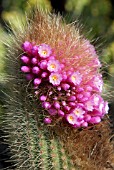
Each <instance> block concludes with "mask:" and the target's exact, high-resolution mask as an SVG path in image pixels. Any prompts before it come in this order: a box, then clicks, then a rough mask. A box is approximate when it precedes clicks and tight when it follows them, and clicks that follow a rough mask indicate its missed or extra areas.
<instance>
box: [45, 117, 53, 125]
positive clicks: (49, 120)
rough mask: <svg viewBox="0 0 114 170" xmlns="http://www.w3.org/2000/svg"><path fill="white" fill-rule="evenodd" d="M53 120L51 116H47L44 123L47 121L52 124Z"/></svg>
mask: <svg viewBox="0 0 114 170" xmlns="http://www.w3.org/2000/svg"><path fill="white" fill-rule="evenodd" d="M51 122H52V119H51V118H49V117H46V118H45V119H44V123H45V124H50V123H51Z"/></svg>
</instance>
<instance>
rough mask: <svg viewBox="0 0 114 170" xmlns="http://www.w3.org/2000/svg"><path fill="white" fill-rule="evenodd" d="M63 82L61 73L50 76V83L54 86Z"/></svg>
mask: <svg viewBox="0 0 114 170" xmlns="http://www.w3.org/2000/svg"><path fill="white" fill-rule="evenodd" d="M61 81H62V76H61V74H59V73H51V74H50V76H49V82H50V83H52V84H53V85H59V84H60V83H61Z"/></svg>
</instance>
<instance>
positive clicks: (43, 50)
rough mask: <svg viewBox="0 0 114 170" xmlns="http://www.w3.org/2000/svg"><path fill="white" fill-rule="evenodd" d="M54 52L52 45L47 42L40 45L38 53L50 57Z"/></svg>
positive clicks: (42, 56)
mask: <svg viewBox="0 0 114 170" xmlns="http://www.w3.org/2000/svg"><path fill="white" fill-rule="evenodd" d="M51 53H52V50H51V47H50V46H49V45H47V44H41V45H40V46H38V54H39V56H40V57H41V58H48V57H49V56H50V55H51Z"/></svg>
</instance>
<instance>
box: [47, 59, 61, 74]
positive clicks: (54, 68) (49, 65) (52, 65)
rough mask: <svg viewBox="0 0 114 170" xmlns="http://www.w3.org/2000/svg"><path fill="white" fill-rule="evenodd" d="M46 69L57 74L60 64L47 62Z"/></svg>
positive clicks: (52, 61)
mask: <svg viewBox="0 0 114 170" xmlns="http://www.w3.org/2000/svg"><path fill="white" fill-rule="evenodd" d="M47 69H48V70H49V71H50V72H57V71H58V70H59V69H60V63H59V61H58V60H49V61H48V63H47Z"/></svg>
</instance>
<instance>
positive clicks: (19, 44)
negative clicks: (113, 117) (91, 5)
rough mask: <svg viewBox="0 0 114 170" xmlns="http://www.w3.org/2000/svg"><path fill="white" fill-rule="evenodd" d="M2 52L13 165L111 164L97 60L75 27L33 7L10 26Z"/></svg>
mask: <svg viewBox="0 0 114 170" xmlns="http://www.w3.org/2000/svg"><path fill="white" fill-rule="evenodd" d="M7 58H8V60H7V66H8V74H9V81H8V84H7V86H8V87H9V96H10V97H9V100H8V110H9V111H8V113H7V117H6V121H5V122H6V127H5V128H6V129H7V130H8V134H9V136H8V139H9V141H10V146H11V151H12V153H13V156H12V159H14V160H15V164H16V168H15V169H16V170H27V169H30V170H38V169H39V170H40V169H41V170H49V169H53V170H62V169H63V170H74V169H76V170H77V169H80V170H81V169H87V170H89V169H93V170H94V169H95V170H96V169H104V168H105V167H107V166H110V167H112V165H111V159H112V156H113V153H112V145H111V143H110V140H109V139H110V134H109V133H110V130H109V127H108V120H107V118H106V117H107V116H106V114H107V113H108V102H107V101H104V99H103V98H102V97H101V94H102V87H103V80H102V75H101V73H100V72H99V69H100V67H101V64H100V61H99V58H98V54H97V52H96V50H95V47H94V46H93V45H92V44H91V43H90V42H89V40H87V39H86V38H84V36H82V35H81V34H80V30H79V28H76V27H75V26H74V25H73V24H72V25H66V24H65V23H64V22H63V21H62V19H61V17H60V16H55V15H50V14H47V13H45V12H42V11H39V10H36V11H35V13H34V15H33V17H31V18H30V19H27V21H26V25H24V26H22V27H20V29H19V32H15V31H14V36H13V37H12V45H11V47H9V51H8V55H7ZM112 168H113V167H112Z"/></svg>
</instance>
